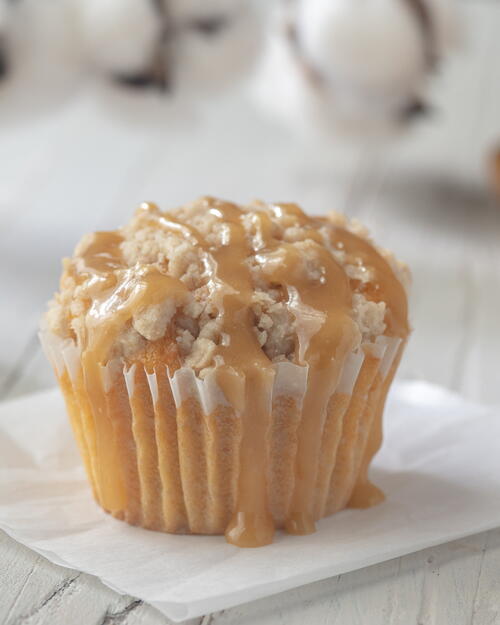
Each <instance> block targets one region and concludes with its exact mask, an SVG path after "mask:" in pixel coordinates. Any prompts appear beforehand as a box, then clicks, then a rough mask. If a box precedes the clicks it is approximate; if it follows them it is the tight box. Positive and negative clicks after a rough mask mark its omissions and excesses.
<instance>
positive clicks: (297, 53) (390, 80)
mask: <svg viewBox="0 0 500 625" xmlns="http://www.w3.org/2000/svg"><path fill="white" fill-rule="evenodd" d="M423 1H424V2H426V6H427V17H428V18H429V20H430V21H431V24H430V27H429V26H426V24H425V20H422V16H421V15H420V14H419V13H418V5H415V6H414V8H413V9H412V6H411V3H410V2H408V0H356V1H354V0H297V2H296V3H286V4H285V3H283V4H282V5H281V7H282V8H281V10H280V11H279V12H278V13H277V15H278V17H277V20H276V23H275V24H274V25H273V27H272V40H271V43H270V48H269V49H268V56H269V62H268V63H267V69H264V70H261V72H260V76H259V82H260V87H259V89H260V91H261V92H262V91H266V89H265V88H264V85H265V83H266V81H267V82H268V83H269V84H268V88H267V107H268V109H273V111H274V114H275V115H276V114H277V113H276V111H277V110H281V112H280V114H279V115H280V116H281V117H282V118H283V119H290V121H291V123H292V124H293V127H294V129H306V128H307V129H308V133H309V134H310V135H312V136H314V137H316V139H317V140H321V139H324V140H326V141H334V140H337V139H338V138H340V137H342V136H344V137H347V138H349V137H350V138H352V139H361V140H363V141H365V140H369V141H372V140H379V139H382V138H383V139H386V138H388V137H392V136H394V135H397V134H399V133H400V132H401V131H402V130H404V129H405V128H406V127H407V126H408V124H407V122H408V120H411V119H414V118H415V117H417V116H418V114H419V113H421V112H423V111H425V105H424V104H423V103H422V93H423V92H424V88H425V86H426V81H427V79H428V77H429V76H430V75H431V73H432V70H433V68H434V62H435V61H439V60H440V59H441V57H442V55H443V54H444V52H446V51H447V50H448V49H449V47H450V43H451V42H452V40H453V39H454V38H455V39H456V27H455V26H456V21H455V22H454V20H453V16H454V10H453V7H452V3H451V1H450V0H423ZM283 7H286V10H284V8H283ZM275 41H279V42H280V45H279V46H276V45H275ZM278 48H280V49H281V52H280V55H278V56H279V57H280V58H278V56H276V50H277V49H278ZM273 50H274V52H273ZM269 51H270V53H269ZM287 52H288V53H287ZM271 66H273V70H272V71H273V73H274V76H273V77H272V78H270V77H269V71H270V70H269V68H270V67H271ZM264 67H266V64H264ZM283 85H286V89H285V97H280V95H278V93H279V90H280V89H281V88H282V86H283ZM292 85H293V91H294V94H293V95H292V93H291V89H290V88H291V86H292ZM260 100H261V101H262V97H260Z"/></svg>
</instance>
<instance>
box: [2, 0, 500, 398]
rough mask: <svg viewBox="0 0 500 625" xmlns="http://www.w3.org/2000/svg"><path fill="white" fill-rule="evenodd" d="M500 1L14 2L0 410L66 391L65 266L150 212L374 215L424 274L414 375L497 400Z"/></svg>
mask: <svg viewBox="0 0 500 625" xmlns="http://www.w3.org/2000/svg"><path fill="white" fill-rule="evenodd" d="M498 33H500V2H497V1H496V0H461V1H460V0H263V1H261V2H259V1H258V0H0V165H1V166H0V345H1V346H2V349H1V350H0V399H7V398H11V397H15V396H17V395H20V394H22V393H26V392H31V391H35V390H39V389H42V388H46V387H48V386H52V385H53V378H52V372H51V370H50V367H49V365H48V364H47V363H46V362H45V358H44V357H43V355H42V353H41V350H40V348H39V345H38V339H37V327H38V321H39V318H40V315H41V314H42V312H43V310H44V307H45V304H46V301H47V300H48V299H49V298H50V297H51V296H52V294H53V292H54V291H55V290H56V289H57V284H58V278H59V274H60V270H61V258H62V257H63V256H66V255H70V254H71V252H72V250H73V248H74V246H75V244H76V242H77V241H78V239H79V238H80V237H81V235H82V234H83V233H85V232H89V231H93V230H99V229H107V228H115V227H116V226H117V225H119V224H121V223H123V222H125V221H127V220H128V219H129V218H130V216H131V215H132V213H133V211H134V209H135V207H136V205H137V204H138V203H139V202H141V201H143V200H151V201H155V202H157V203H158V204H159V205H160V207H162V208H164V209H167V208H169V207H172V206H176V205H178V204H181V203H185V202H189V201H191V200H193V199H194V198H196V197H198V196H200V195H207V194H208V195H216V196H220V197H223V198H226V199H230V200H234V201H240V202H247V201H250V200H252V199H254V198H261V199H264V200H269V201H295V202H298V203H299V204H301V206H302V207H303V208H304V209H305V210H306V211H308V212H310V213H312V214H314V213H315V214H321V213H325V212H328V211H330V210H337V211H342V212H345V213H347V214H348V215H349V216H351V217H358V218H359V219H361V220H362V221H363V222H365V223H366V224H367V225H368V226H369V228H370V229H371V230H372V233H373V235H374V237H375V238H376V239H377V241H378V242H379V243H380V244H381V245H383V246H385V247H389V248H391V249H393V250H394V251H395V252H396V254H397V255H398V256H399V257H400V258H401V259H403V260H405V261H407V262H408V264H409V265H410V267H411V269H412V273H413V278H414V284H413V290H412V301H411V310H412V322H413V326H414V334H413V337H412V338H411V341H410V344H409V347H408V351H407V355H406V357H405V359H404V361H403V364H402V367H401V373H400V375H401V376H404V377H412V378H424V379H427V380H430V381H432V382H435V383H439V384H443V385H445V386H447V387H448V388H451V389H454V390H457V391H460V392H461V393H464V394H465V395H466V396H467V397H469V398H471V399H474V400H480V401H487V402H494V401H496V402H498V401H500V384H499V382H500V374H499V368H498V364H497V362H498V353H500V331H499V329H498V323H497V319H498V310H500V205H499V203H498V201H499V200H498V194H500V156H497V157H496V159H495V154H497V151H498V150H500V63H499V60H500V37H499V35H498Z"/></svg>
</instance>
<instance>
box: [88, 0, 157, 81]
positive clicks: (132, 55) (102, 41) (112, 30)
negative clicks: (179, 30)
mask: <svg viewBox="0 0 500 625" xmlns="http://www.w3.org/2000/svg"><path fill="white" fill-rule="evenodd" d="M80 19H81V23H82V32H83V40H84V47H85V51H86V55H87V57H88V58H89V59H90V60H91V61H92V62H93V64H94V65H96V66H97V67H99V68H100V69H102V70H104V71H106V72H108V73H110V74H116V75H128V74H130V75H131V74H135V73H138V72H142V71H144V70H145V69H147V68H148V66H149V64H150V63H151V61H152V58H153V56H154V51H155V48H156V46H157V45H158V42H159V39H160V34H161V31H162V23H161V20H160V18H159V14H158V11H157V10H156V8H155V6H154V3H153V2H152V0H82V2H81V5H80Z"/></svg>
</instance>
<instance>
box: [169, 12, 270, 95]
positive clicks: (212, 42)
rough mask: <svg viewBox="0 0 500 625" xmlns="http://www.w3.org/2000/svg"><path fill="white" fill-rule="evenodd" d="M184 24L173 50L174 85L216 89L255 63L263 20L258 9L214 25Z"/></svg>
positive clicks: (209, 89)
mask: <svg viewBox="0 0 500 625" xmlns="http://www.w3.org/2000/svg"><path fill="white" fill-rule="evenodd" d="M200 24H201V27H197V26H196V22H192V26H190V27H187V26H185V27H184V28H182V29H181V30H179V32H178V35H177V37H176V39H175V42H174V46H175V47H174V48H173V50H172V62H173V72H174V79H173V81H174V88H179V89H181V90H182V91H212V92H213V91H216V90H218V89H220V88H222V87H225V86H228V85H229V84H233V82H235V81H237V80H239V79H241V78H242V77H243V76H244V75H245V74H246V73H247V72H248V70H249V69H250V68H251V67H252V65H253V64H254V62H255V60H256V58H257V56H258V53H259V51H260V48H261V22H260V16H259V15H258V13H257V12H256V11H253V10H251V9H250V8H245V9H243V10H240V11H237V12H234V11H233V12H231V13H229V14H228V15H227V16H225V17H221V18H220V21H219V22H218V24H216V23H215V22H214V26H213V28H209V29H208V30H207V29H205V28H204V27H203V22H200Z"/></svg>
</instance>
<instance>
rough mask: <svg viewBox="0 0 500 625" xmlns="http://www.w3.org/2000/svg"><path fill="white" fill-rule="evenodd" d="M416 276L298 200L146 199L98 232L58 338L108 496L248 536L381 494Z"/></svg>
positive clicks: (58, 359)
mask: <svg viewBox="0 0 500 625" xmlns="http://www.w3.org/2000/svg"><path fill="white" fill-rule="evenodd" d="M406 279H407V271H406V270H405V268H404V267H402V266H401V265H400V264H398V263H396V262H395V261H394V259H393V257H392V256H391V255H389V254H387V253H386V252H384V251H382V250H380V249H378V248H376V247H375V246H374V245H373V243H371V241H370V240H369V238H368V236H367V234H366V233H365V232H364V231H363V230H362V229H361V228H360V227H359V225H357V224H355V223H353V222H351V223H348V222H347V221H346V220H345V219H344V218H342V217H341V216H338V215H333V216H331V217H330V218H319V217H318V218H311V217H308V216H307V215H305V214H304V213H303V212H302V211H301V209H300V208H299V207H298V206H297V205H295V204H264V203H262V202H255V203H253V204H251V205H249V206H244V207H242V206H237V205H235V204H231V203H229V202H224V201H221V200H217V199H214V198H202V199H200V200H198V201H196V202H194V203H193V204H190V205H188V206H184V207H181V208H179V209H176V210H173V211H171V212H162V211H160V209H159V208H158V207H157V206H155V205H154V204H143V205H141V206H140V208H139V209H138V211H137V213H136V215H135V217H134V218H133V219H132V221H131V222H130V223H129V224H127V225H126V226H124V227H122V228H120V229H118V230H116V231H114V232H97V233H94V234H92V235H89V236H86V237H84V238H83V239H82V241H81V242H80V243H79V245H78V246H77V248H76V250H75V253H74V256H73V257H72V258H71V259H66V260H65V261H64V272H63V275H62V278H61V287H60V291H59V293H57V294H56V296H55V298H54V300H53V301H52V302H51V304H50V306H49V310H48V312H47V313H46V315H45V318H44V323H43V330H42V333H41V336H42V341H43V343H44V346H45V348H46V351H47V354H48V356H49V359H50V360H51V361H52V362H53V364H54V367H55V370H56V374H57V377H58V380H59V383H60V385H61V388H62V390H63V393H64V396H65V398H66V403H67V408H68V412H69V415H70V418H71V421H72V424H73V428H74V431H75V435H76V438H77V441H78V444H79V447H80V450H81V453H82V457H83V460H84V463H85V466H86V470H87V473H88V476H89V480H90V482H91V484H92V488H93V492H94V496H95V498H96V500H97V501H98V502H99V503H100V505H101V506H102V507H103V508H104V509H105V510H106V511H108V512H110V513H111V514H112V515H113V516H115V517H117V518H120V519H124V520H125V521H127V522H129V523H133V524H136V525H141V526H143V527H146V528H150V529H154V530H160V531H166V532H179V533H201V534H223V533H225V535H226V539H227V540H228V541H229V542H232V543H234V544H236V545H239V546H259V545H264V544H267V543H269V542H271V541H272V538H273V534H274V530H275V528H277V527H278V528H284V529H285V530H286V531H288V532H290V533H294V534H305V533H309V532H312V531H314V529H315V521H316V520H317V519H320V518H322V517H324V516H326V515H329V514H332V513H334V512H336V511H338V510H341V509H342V508H345V507H346V506H354V507H367V506H370V505H373V504H375V503H377V502H378V501H380V500H381V499H382V498H383V495H382V493H381V492H380V491H379V490H378V489H377V488H376V487H375V486H374V485H372V484H371V482H370V481H369V479H368V467H369V464H370V461H371V459H372V457H373V455H374V454H375V452H376V451H377V450H378V448H379V446H380V443H381V422H382V412H383V406H384V401H385V397H386V395H387V391H388V389H389V386H390V384H391V381H392V379H393V377H394V373H395V371H396V368H397V366H398V363H399V360H400V358H401V354H402V351H403V348H404V345H405V342H406V339H407V337H408V333H409V328H408V320H407V297H406V292H405V287H404V283H405V281H406Z"/></svg>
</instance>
